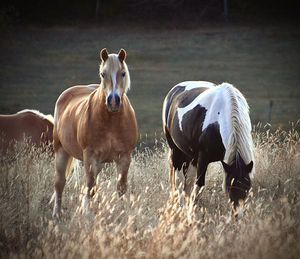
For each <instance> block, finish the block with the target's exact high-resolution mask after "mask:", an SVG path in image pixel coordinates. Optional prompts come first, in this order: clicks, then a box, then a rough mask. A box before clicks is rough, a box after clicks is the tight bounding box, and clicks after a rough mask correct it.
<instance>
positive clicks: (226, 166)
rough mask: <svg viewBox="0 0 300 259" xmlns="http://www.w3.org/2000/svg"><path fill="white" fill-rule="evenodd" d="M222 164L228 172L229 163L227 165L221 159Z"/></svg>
mask: <svg viewBox="0 0 300 259" xmlns="http://www.w3.org/2000/svg"><path fill="white" fill-rule="evenodd" d="M221 162H222V165H223V167H224V170H225V171H226V172H227V173H229V172H230V165H227V164H226V163H225V162H224V161H221Z"/></svg>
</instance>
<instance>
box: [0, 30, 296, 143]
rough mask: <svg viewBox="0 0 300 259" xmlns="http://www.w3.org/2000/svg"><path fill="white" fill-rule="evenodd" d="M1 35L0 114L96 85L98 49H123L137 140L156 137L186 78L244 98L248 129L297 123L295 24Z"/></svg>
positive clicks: (47, 104) (47, 105)
mask: <svg viewBox="0 0 300 259" xmlns="http://www.w3.org/2000/svg"><path fill="white" fill-rule="evenodd" d="M2 34H3V37H0V44H1V48H0V57H1V62H0V73H1V82H0V95H1V99H0V113H13V112H16V111H18V110H21V109H24V108H32V109H37V110H40V111H41V112H44V113H53V111H54V104H55V101H56V99H57V98H58V96H59V95H60V93H61V92H62V91H63V90H64V89H66V88H67V87H69V86H72V85H75V84H88V83H97V82H99V75H98V67H99V62H100V59H99V52H100V50H101V49H102V48H104V47H106V48H108V50H109V51H110V52H117V51H118V50H119V49H120V48H121V47H123V48H125V49H126V50H127V53H128V58H127V64H128V66H129V70H130V73H131V81H132V87H131V90H130V91H129V93H128V95H129V98H130V100H131V102H132V104H133V107H134V108H135V111H136V114H137V119H138V124H139V132H140V135H141V136H142V138H143V139H144V141H147V142H151V141H152V142H153V139H154V138H155V137H156V136H158V137H160V134H161V108H162V102H163V99H164V96H165V95H166V93H167V92H168V90H169V89H170V88H171V87H172V86H174V85H175V84H177V83H178V82H182V81H186V80H206V81H211V82H215V83H222V82H224V81H226V82H230V83H232V84H233V85H235V86H236V87H237V88H239V89H240V90H241V91H242V93H244V94H245V96H246V97H247V100H248V102H249V104H250V108H251V119H252V123H253V124H257V123H258V122H262V123H263V124H265V123H266V122H270V123H271V124H272V125H273V126H274V128H275V129H276V128H277V127H279V126H280V127H284V128H287V127H288V126H289V121H297V120H298V119H299V117H300V113H299V112H300V101H299V100H300V87H299V85H300V77H299V71H300V55H299V53H300V52H299V46H300V32H299V30H298V27H296V26H292V25H280V26H279V25H262V26H259V25H257V26H242V25H240V26H233V25H227V26H225V25H224V26H222V25H215V26H205V25H203V26H198V27H193V28H176V27H169V28H165V29H162V28H159V29H158V28H152V27H151V26H150V25H148V26H145V27H138V26H133V27H131V28H128V27H126V26H122V25H120V26H111V27H106V26H102V27H99V28H96V27H51V28H37V27H32V28H27V27H26V28H19V29H15V30H8V31H6V32H2ZM271 100H272V101H273V109H272V114H271V115H272V116H271V121H268V114H269V103H270V101H271ZM146 135H147V138H148V140H145V139H146Z"/></svg>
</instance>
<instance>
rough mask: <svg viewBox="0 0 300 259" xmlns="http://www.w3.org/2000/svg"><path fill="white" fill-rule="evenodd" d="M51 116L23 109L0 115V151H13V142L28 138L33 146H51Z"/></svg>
mask: <svg viewBox="0 0 300 259" xmlns="http://www.w3.org/2000/svg"><path fill="white" fill-rule="evenodd" d="M52 134H53V117H52V115H45V114H42V113H41V112H39V111H36V110H23V111H20V112H18V113H16V114H11V115H0V138H1V139H0V144H1V145H0V152H1V153H5V152H7V151H13V148H14V142H16V141H17V142H20V141H24V140H25V138H28V141H29V144H30V145H34V146H35V147H45V145H50V146H51V148H52V140H53V138H52V136H53V135H52Z"/></svg>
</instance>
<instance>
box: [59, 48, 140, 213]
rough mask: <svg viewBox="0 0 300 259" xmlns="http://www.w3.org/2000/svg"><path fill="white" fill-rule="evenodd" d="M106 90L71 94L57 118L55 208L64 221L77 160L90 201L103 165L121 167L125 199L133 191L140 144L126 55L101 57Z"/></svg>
mask: <svg viewBox="0 0 300 259" xmlns="http://www.w3.org/2000/svg"><path fill="white" fill-rule="evenodd" d="M100 58H101V61H102V62H101V65H100V70H99V73H100V78H101V84H100V85H95V84H93V85H79V86H73V87H71V88H69V89H67V90H65V91H64V92H63V93H62V94H61V95H60V96H59V98H58V100H57V102H56V106H55V112H54V121H55V122H54V131H53V139H54V140H53V146H54V152H55V166H56V172H55V193H56V195H55V205H54V209H53V216H56V217H60V214H61V199H62V192H63V189H64V186H65V181H66V173H67V168H68V167H69V165H70V161H71V160H72V158H76V159H79V160H81V161H83V164H84V167H85V172H86V179H87V189H86V193H85V197H84V198H85V200H86V201H87V200H88V199H86V198H89V197H90V196H92V195H93V193H92V192H91V190H92V187H93V186H94V183H95V177H96V176H97V174H98V173H99V171H100V170H101V168H102V166H103V163H108V162H113V161H115V162H116V164H117V170H118V173H119V174H120V178H119V180H118V184H117V190H118V193H119V195H120V196H121V195H123V194H124V193H125V192H126V190H127V174H128V169H129V165H130V162H131V153H132V151H133V149H134V148H135V146H136V141H137V122H136V118H135V113H134V110H133V108H132V106H131V104H130V102H129V99H128V98H127V96H126V92H127V91H128V89H129V88H130V77H129V71H128V68H127V65H126V63H125V58H126V52H125V50H124V49H121V50H120V51H119V53H118V54H108V52H107V50H106V49H102V50H101V52H100Z"/></svg>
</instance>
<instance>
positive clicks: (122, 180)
mask: <svg viewBox="0 0 300 259" xmlns="http://www.w3.org/2000/svg"><path fill="white" fill-rule="evenodd" d="M115 162H116V164H117V172H118V174H119V179H118V184H117V190H118V193H119V197H121V196H122V195H123V194H124V193H125V192H126V191H127V175H128V169H129V166H130V162H131V154H130V153H129V154H126V155H123V156H121V157H119V158H118V159H117V160H115Z"/></svg>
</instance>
